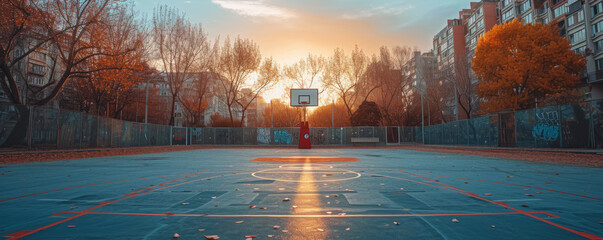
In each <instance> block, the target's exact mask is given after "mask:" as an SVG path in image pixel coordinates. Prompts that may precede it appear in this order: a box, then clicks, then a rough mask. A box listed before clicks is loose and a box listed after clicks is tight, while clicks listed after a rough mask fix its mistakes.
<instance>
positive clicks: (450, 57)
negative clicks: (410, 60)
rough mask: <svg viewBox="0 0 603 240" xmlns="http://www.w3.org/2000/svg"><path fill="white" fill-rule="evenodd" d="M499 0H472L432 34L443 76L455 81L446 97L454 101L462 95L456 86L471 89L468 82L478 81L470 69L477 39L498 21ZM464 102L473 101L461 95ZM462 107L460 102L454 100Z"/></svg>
mask: <svg viewBox="0 0 603 240" xmlns="http://www.w3.org/2000/svg"><path fill="white" fill-rule="evenodd" d="M498 4H499V3H498V0H482V1H480V2H472V3H471V4H470V8H469V9H463V10H461V11H459V18H457V19H449V20H447V24H446V26H445V27H444V29H442V30H441V31H440V32H439V33H438V34H436V35H435V36H434V38H433V53H434V55H435V58H436V60H437V65H438V69H439V70H440V72H441V74H442V76H441V77H442V78H444V79H447V80H448V81H452V82H453V83H454V86H455V88H454V89H452V91H451V94H450V96H449V97H448V98H447V99H446V101H448V102H450V101H452V102H454V101H455V100H454V97H455V95H459V94H458V92H457V87H460V88H461V89H469V87H467V86H469V85H474V84H477V78H476V77H475V76H474V74H473V72H472V70H471V59H472V57H473V55H474V53H475V48H476V47H477V41H478V40H479V38H480V37H482V36H483V35H484V34H485V33H486V32H487V31H489V30H490V29H492V28H493V27H494V26H495V25H496V24H498V19H499V11H498ZM458 100H459V101H463V103H464V104H471V101H470V100H468V99H462V98H461V99H458ZM454 106H457V107H458V109H456V110H454V111H452V112H455V111H458V112H463V111H461V109H460V108H461V106H460V105H458V104H456V103H454ZM469 117H470V116H468V115H467V114H466V113H464V114H463V113H460V114H459V117H458V119H459V120H463V119H467V118H469Z"/></svg>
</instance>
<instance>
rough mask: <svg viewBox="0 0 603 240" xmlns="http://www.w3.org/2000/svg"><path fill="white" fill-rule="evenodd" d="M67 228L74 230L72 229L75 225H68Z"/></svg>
mask: <svg viewBox="0 0 603 240" xmlns="http://www.w3.org/2000/svg"><path fill="white" fill-rule="evenodd" d="M67 227H68V228H74V227H75V225H69V226H67Z"/></svg>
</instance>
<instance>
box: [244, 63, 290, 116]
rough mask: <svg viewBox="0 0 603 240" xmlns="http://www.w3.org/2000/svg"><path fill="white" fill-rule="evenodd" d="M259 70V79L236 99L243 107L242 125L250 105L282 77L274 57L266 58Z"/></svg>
mask: <svg viewBox="0 0 603 240" xmlns="http://www.w3.org/2000/svg"><path fill="white" fill-rule="evenodd" d="M258 71H259V77H258V79H257V80H256V81H255V82H254V83H253V84H252V85H251V86H250V87H249V88H246V89H247V90H248V91H246V92H241V93H240V94H239V97H238V98H237V100H236V102H237V103H238V104H239V106H240V107H241V123H240V127H242V126H243V123H244V122H245V113H246V112H247V109H248V108H249V106H251V104H252V103H253V102H254V101H256V100H257V98H258V96H259V95H260V94H261V93H263V92H264V91H265V90H267V89H269V88H271V87H273V86H274V85H276V83H278V81H279V79H280V73H279V69H278V65H277V64H276V62H274V60H273V59H272V58H266V59H264V63H262V66H261V67H260V69H259V70H258Z"/></svg>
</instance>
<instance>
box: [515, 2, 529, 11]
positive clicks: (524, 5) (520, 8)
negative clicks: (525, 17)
mask: <svg viewBox="0 0 603 240" xmlns="http://www.w3.org/2000/svg"><path fill="white" fill-rule="evenodd" d="M529 9H530V0H527V1H525V2H523V3H522V4H521V5H519V6H518V7H517V14H523V13H524V12H526V11H527V10H529Z"/></svg>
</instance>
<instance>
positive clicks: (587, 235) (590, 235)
mask: <svg viewBox="0 0 603 240" xmlns="http://www.w3.org/2000/svg"><path fill="white" fill-rule="evenodd" d="M398 171H401V172H403V173H406V174H409V175H412V176H415V177H418V178H422V179H425V180H427V181H430V182H434V183H437V184H440V185H442V186H445V187H447V188H449V189H448V190H453V189H456V190H458V191H460V193H462V194H465V195H467V196H470V197H473V198H477V199H480V200H483V201H486V202H490V203H493V204H496V205H499V206H501V207H504V208H508V209H512V210H515V211H517V212H520V213H521V214H523V215H526V216H529V217H531V218H534V219H536V220H539V221H541V222H544V223H547V224H549V225H552V226H555V227H558V228H561V229H563V230H566V231H569V232H571V233H574V234H577V235H579V236H582V237H584V238H588V239H591V240H597V239H603V238H601V237H599V236H597V235H594V234H591V233H586V232H580V231H577V230H574V229H571V228H568V227H565V226H562V225H559V224H557V223H554V222H551V221H548V220H546V219H543V218H540V217H537V216H535V215H533V214H531V213H529V212H526V211H523V210H521V209H517V208H514V207H510V206H508V205H507V204H505V203H502V202H496V201H492V200H490V199H487V198H483V197H480V196H479V195H477V194H475V193H471V192H468V191H465V190H462V189H459V188H457V187H453V186H450V185H448V184H445V183H442V182H439V181H436V180H433V179H430V178H427V177H423V176H421V175H418V174H414V173H410V172H407V171H404V170H401V169H398Z"/></svg>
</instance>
